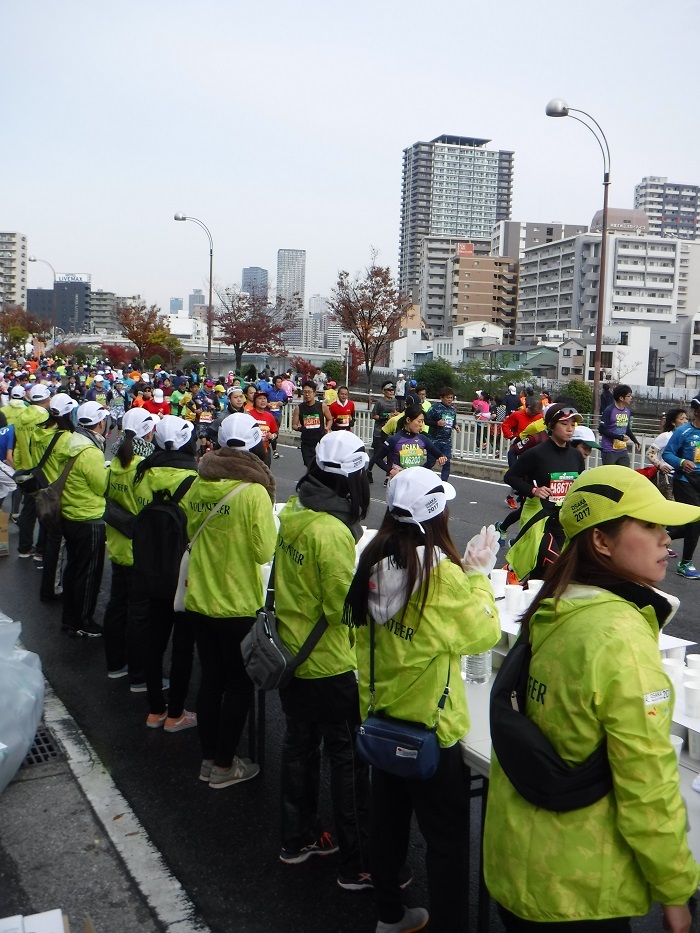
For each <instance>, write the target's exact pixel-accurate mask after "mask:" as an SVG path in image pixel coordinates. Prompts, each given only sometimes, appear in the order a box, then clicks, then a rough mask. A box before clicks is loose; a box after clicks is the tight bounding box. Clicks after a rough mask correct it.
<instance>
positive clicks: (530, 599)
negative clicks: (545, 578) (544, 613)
mask: <svg viewBox="0 0 700 933" xmlns="http://www.w3.org/2000/svg"><path fill="white" fill-rule="evenodd" d="M536 598H537V593H535V591H534V590H523V595H522V603H521V606H522V608H521V610H520V611H521V612H527V610H528V609H529V608H530V606H531V605H532V604H533V603H534V601H535V599H536Z"/></svg>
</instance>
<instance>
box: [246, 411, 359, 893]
mask: <svg viewBox="0 0 700 933" xmlns="http://www.w3.org/2000/svg"><path fill="white" fill-rule="evenodd" d="M234 417H236V418H238V417H240V416H239V415H235V416H234ZM368 459H369V458H368V457H367V454H366V453H365V448H364V444H363V442H362V439H361V438H359V437H358V436H357V435H356V434H353V433H351V432H350V431H333V432H331V433H330V434H326V436H325V437H323V438H321V440H320V441H319V443H318V446H317V448H316V456H315V461H314V462H313V463H312V464H311V466H310V467H309V470H308V472H307V473H306V475H305V476H304V477H303V478H302V479H301V480H300V481H299V483H298V485H297V492H298V498H297V497H296V496H293V497H292V498H291V499H290V500H289V502H288V503H287V505H286V507H285V508H284V509H283V510H282V512H281V514H280V529H279V537H278V539H277V548H276V550H275V565H274V574H275V576H274V590H275V607H276V614H277V618H278V620H279V633H280V636H281V638H282V640H283V641H284V643H285V645H286V646H287V648H289V650H290V651H291V652H292V654H295V655H296V654H298V653H299V650H300V648H301V647H302V645H303V644H304V642H305V641H306V639H307V637H308V635H309V634H310V633H311V631H312V629H313V628H314V626H315V625H316V623H317V622H318V620H319V619H320V618H321V616H325V618H326V621H327V624H328V627H327V628H326V629H325V631H324V632H323V634H322V635H321V639H320V641H319V642H318V644H317V645H316V646H315V647H314V649H313V651H312V653H311V655H310V657H309V658H308V659H307V660H306V661H305V662H304V663H303V664H301V665H300V666H299V667H298V668H297V670H296V671H295V675H294V677H293V679H292V682H291V684H290V685H289V686H288V687H285V688H284V689H283V690H280V700H281V701H282V709H283V710H284V713H285V717H286V724H287V728H286V732H285V737H284V743H283V747H282V767H281V775H280V777H281V784H282V794H281V802H282V851H281V853H280V860H281V861H282V862H284V863H285V864H298V863H299V862H304V861H306V860H307V859H308V858H310V857H311V856H313V855H320V856H325V855H330V854H332V853H333V852H337V851H338V847H340V857H339V863H340V864H339V866H338V884H339V885H340V886H341V887H342V888H346V889H348V890H360V889H361V888H363V887H364V888H366V887H371V879H369V875H368V872H369V867H368V866H369V849H368V829H369V827H368V805H369V784H368V769H367V767H366V766H365V765H364V764H363V763H362V762H360V761H359V760H358V759H357V757H356V755H355V751H354V727H355V726H356V725H357V724H358V722H359V718H358V714H359V703H358V695H357V681H356V678H355V668H356V660H355V649H354V636H353V634H352V633H351V632H350V631H349V630H348V629H347V627H346V626H345V625H343V623H342V615H343V603H344V601H345V596H346V594H347V591H348V587H349V585H350V582H351V580H352V575H353V569H354V566H355V543H356V542H357V541H359V540H360V537H361V536H362V529H361V526H360V524H359V523H360V521H361V519H363V518H364V517H365V515H366V514H367V509H368V506H369V483H368V480H367V474H366V472H365V468H366V466H367V461H368ZM321 742H323V746H324V750H325V753H326V755H327V756H328V758H329V761H330V768H331V797H332V802H333V813H334V821H335V831H336V833H337V837H338V843H339V846H338V843H336V842H335V840H334V839H333V838H332V837H331V834H330V832H328V831H327V830H324V827H323V826H322V825H321V823H320V819H319V814H318V792H319V781H320V764H321V752H320V749H321Z"/></svg>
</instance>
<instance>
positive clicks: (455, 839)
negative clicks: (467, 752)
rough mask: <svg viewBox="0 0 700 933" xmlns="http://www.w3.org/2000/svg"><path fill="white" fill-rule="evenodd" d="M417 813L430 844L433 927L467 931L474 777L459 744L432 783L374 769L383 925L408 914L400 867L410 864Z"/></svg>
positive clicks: (374, 847) (447, 932) (375, 862)
mask: <svg viewBox="0 0 700 933" xmlns="http://www.w3.org/2000/svg"><path fill="white" fill-rule="evenodd" d="M414 812H415V814H416V819H417V821H418V827H419V828H420V831H421V833H422V835H423V838H424V839H425V842H426V847H427V853H426V867H427V871H428V891H429V894H430V928H431V929H434V930H436V931H439V933H464V931H465V930H466V929H467V906H468V900H469V899H468V896H467V892H468V890H469V881H468V877H467V875H468V865H469V833H467V832H466V827H467V825H468V819H469V780H468V775H467V770H466V768H465V766H464V763H463V762H462V752H461V749H460V746H459V744H457V745H453V746H452V747H451V748H443V749H442V751H441V752H440V764H439V765H438V769H437V771H436V773H435V774H434V775H433V777H431V778H429V779H428V780H427V781H410V780H406V779H405V778H399V777H394V775H392V774H387V773H386V772H385V771H379V770H378V769H377V768H373V769H372V820H371V851H372V860H371V867H372V880H373V881H374V891H375V895H376V898H377V909H378V913H379V919H380V920H381V921H383V922H384V923H397V922H398V921H399V920H400V919H401V917H402V916H403V903H402V897H401V888H400V887H399V871H400V869H401V868H402V866H403V865H404V864H405V862H406V856H407V854H408V842H409V835H410V830H411V815H412V814H413V813H414Z"/></svg>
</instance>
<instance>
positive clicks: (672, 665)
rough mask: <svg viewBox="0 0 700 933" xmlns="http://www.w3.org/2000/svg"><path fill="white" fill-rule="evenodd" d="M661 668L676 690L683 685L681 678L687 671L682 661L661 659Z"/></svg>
mask: <svg viewBox="0 0 700 933" xmlns="http://www.w3.org/2000/svg"><path fill="white" fill-rule="evenodd" d="M661 666H662V667H663V669H664V671H665V672H666V673H667V674H668V676H669V677H670V678H671V680H672V681H673V683H674V686H675V688H676V690H679V689H680V687H681V686H682V685H683V676H684V675H685V672H686V670H687V668H686V666H685V664H684V663H683V662H682V661H676V660H674V659H673V658H662V659H661Z"/></svg>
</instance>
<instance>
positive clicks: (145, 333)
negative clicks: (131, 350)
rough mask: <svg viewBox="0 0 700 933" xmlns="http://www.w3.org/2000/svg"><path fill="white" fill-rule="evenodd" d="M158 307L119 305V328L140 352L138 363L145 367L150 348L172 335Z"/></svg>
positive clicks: (116, 314) (117, 316)
mask: <svg viewBox="0 0 700 933" xmlns="http://www.w3.org/2000/svg"><path fill="white" fill-rule="evenodd" d="M161 314H162V312H161V310H160V308H159V307H158V305H151V306H150V307H147V306H146V305H117V307H116V309H115V317H116V319H117V324H118V325H119V328H120V330H121V332H122V334H124V336H125V337H126V338H127V340H130V341H131V342H132V343H133V344H134V346H135V347H136V349H137V351H138V361H139V364H140V365H143V364H144V363H145V361H146V359H147V358H148V355H149V354H148V350H149V348H150V347H153V346H158V345H159V342H160V341H162V340H163V339H164V338H165V337H168V336H169V335H170V330H169V328H168V325H167V323H166V319H165V318H164V317H161Z"/></svg>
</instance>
